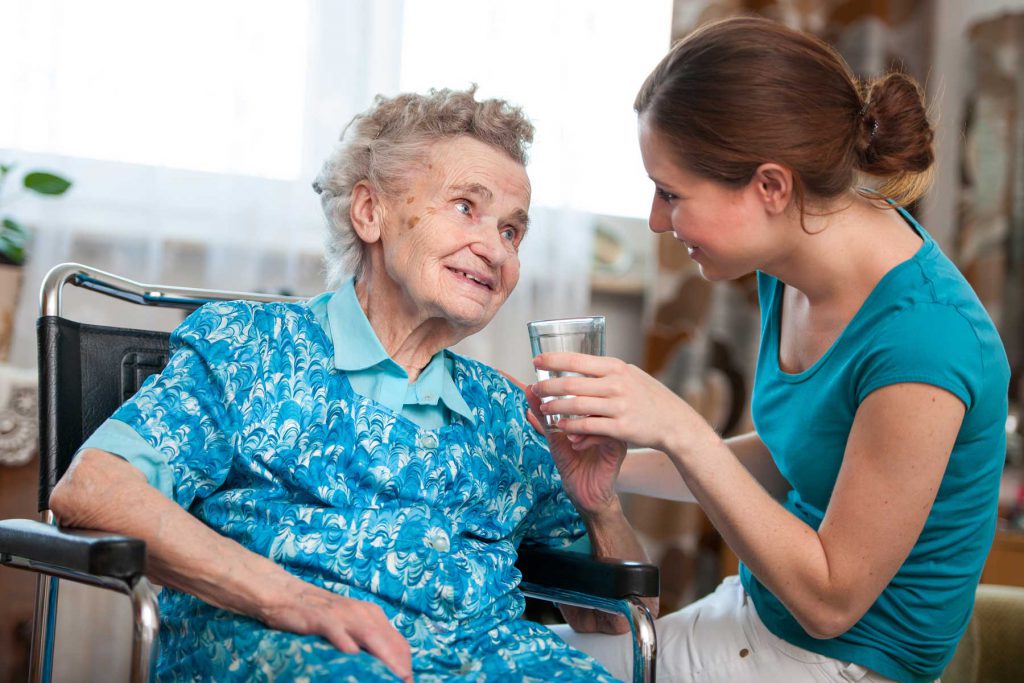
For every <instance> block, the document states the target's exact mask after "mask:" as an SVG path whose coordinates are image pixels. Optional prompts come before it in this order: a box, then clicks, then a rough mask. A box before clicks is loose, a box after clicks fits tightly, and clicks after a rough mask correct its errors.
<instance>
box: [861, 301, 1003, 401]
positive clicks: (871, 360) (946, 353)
mask: <svg viewBox="0 0 1024 683" xmlns="http://www.w3.org/2000/svg"><path fill="white" fill-rule="evenodd" d="M984 372H985V368H984V357H983V354H982V346H981V342H980V340H979V338H978V335H977V334H976V332H975V330H974V328H973V326H972V325H971V323H970V322H969V321H968V319H967V318H966V317H965V316H964V315H963V314H962V313H961V312H960V311H959V310H958V309H957V308H956V307H955V306H951V305H947V304H936V303H926V304H916V305H914V306H912V307H910V308H907V309H904V310H901V311H898V312H897V313H894V314H893V316H892V318H891V319H890V320H889V321H888V323H887V324H886V325H885V326H884V327H883V328H882V329H881V330H880V332H879V334H878V335H877V336H876V338H875V339H874V340H873V341H872V343H871V344H870V345H869V346H868V351H867V354H866V356H865V362H864V363H863V366H862V368H861V372H860V373H859V381H858V382H857V383H856V400H857V402H858V403H860V402H861V401H863V400H864V399H865V398H866V397H867V396H868V394H870V393H871V392H873V391H875V390H876V389H880V388H882V387H884V386H887V385H891V384H899V383H903V382H919V383H922V384H931V385H933V386H936V387H939V388H941V389H945V390H946V391H949V392H950V393H952V394H953V395H955V396H956V397H957V398H959V399H960V400H961V401H963V403H964V405H965V406H966V408H967V410H970V409H971V406H972V405H974V402H975V399H976V398H977V395H978V391H979V389H980V387H981V385H982V383H983V381H984Z"/></svg>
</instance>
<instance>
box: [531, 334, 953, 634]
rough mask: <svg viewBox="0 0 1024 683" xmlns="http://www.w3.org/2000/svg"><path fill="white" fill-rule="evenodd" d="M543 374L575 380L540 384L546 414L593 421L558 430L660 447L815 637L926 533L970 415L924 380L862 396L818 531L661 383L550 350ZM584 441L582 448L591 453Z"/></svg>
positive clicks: (846, 623)
mask: <svg viewBox="0 0 1024 683" xmlns="http://www.w3.org/2000/svg"><path fill="white" fill-rule="evenodd" d="M536 362H537V363H538V365H539V366H542V367H545V368H546V369H549V370H560V371H570V372H577V373H580V374H581V375H587V376H585V377H562V378H558V379H552V380H547V381H546V382H544V383H542V384H541V385H538V389H537V391H538V392H539V393H541V394H543V395H548V396H565V395H573V396H574V398H568V399H557V400H553V401H551V402H550V403H546V404H544V406H543V408H544V410H546V411H550V412H555V413H563V414H576V415H589V416H590V417H584V418H578V419H574V420H564V421H562V422H561V424H560V426H561V427H562V428H563V429H564V430H565V431H566V432H570V433H573V434H577V435H598V434H599V435H607V436H613V437H615V438H618V439H622V440H624V441H627V442H629V443H636V444H644V445H648V446H651V447H653V448H657V449H659V450H663V451H665V452H666V453H667V454H668V455H669V457H670V458H671V459H672V462H673V464H674V465H675V466H676V468H677V469H678V471H679V473H680V475H681V476H682V478H683V480H684V481H685V482H686V484H687V487H688V488H689V490H690V491H691V492H692V493H693V495H694V497H695V498H696V500H697V502H698V503H700V505H701V507H702V508H703V509H704V511H705V512H706V513H707V514H708V516H709V518H710V519H711V521H712V523H713V524H714V525H715V527H716V528H717V529H718V531H719V533H721V534H722V536H723V538H724V539H725V541H726V542H727V543H728V544H729V546H730V547H731V548H732V549H733V551H734V552H735V553H736V555H737V556H738V557H739V558H740V559H741V560H742V561H743V562H744V563H745V564H746V565H747V566H748V567H749V568H750V570H751V571H752V572H753V573H754V575H755V576H757V578H758V579H759V580H760V581H761V582H762V583H764V584H765V586H767V587H768V589H769V590H771V591H772V593H773V594H774V595H775V596H776V597H778V598H779V600H781V601H782V603H783V604H784V605H785V606H786V608H787V609H789V611H790V612H791V613H792V614H793V616H794V617H795V618H796V619H797V621H799V622H800V624H801V626H803V628H804V629H805V630H806V631H807V632H808V633H809V634H811V635H812V636H815V637H819V638H831V637H835V636H837V635H839V634H841V633H843V632H845V631H846V630H848V629H849V628H850V627H851V626H852V625H853V624H855V623H856V622H857V621H858V620H859V619H860V617H861V616H862V615H863V614H864V612H865V611H867V609H868V608H869V607H870V606H871V604H872V603H874V601H875V600H876V599H877V598H878V596H879V595H880V594H881V592H882V590H883V589H884V588H885V586H886V585H887V584H888V583H889V581H890V580H891V579H892V577H893V576H894V575H895V574H896V571H897V570H898V569H899V567H900V565H901V564H902V563H903V562H904V560H905V559H906V558H907V556H908V555H909V553H910V550H911V548H912V547H913V545H914V543H915V541H916V540H917V538H918V536H919V535H920V533H921V530H922V529H923V528H924V523H925V520H926V519H927V517H928V513H929V511H930V510H931V506H932V503H933V502H934V500H935V496H936V494H937V492H938V488H939V484H940V482H941V480H942V475H943V473H944V472H945V469H946V465H947V463H948V461H949V456H950V453H951V452H952V449H953V445H954V443H955V441H956V436H957V433H958V432H959V430H960V425H961V423H962V421H963V417H964V414H965V406H964V404H963V403H962V402H961V401H960V399H958V398H957V397H956V396H954V395H953V394H951V393H949V392H947V391H945V390H943V389H939V388H937V387H934V386H931V385H925V384H916V383H905V384H894V385H891V386H887V387H883V388H881V389H878V390H876V391H874V392H872V393H871V394H870V395H868V397H867V398H866V399H864V401H863V403H862V404H861V406H860V408H859V409H858V411H857V414H856V417H855V419H854V423H853V427H852V430H851V433H850V436H849V439H848V441H847V447H846V452H845V455H844V459H843V465H842V467H841V469H840V472H839V476H838V478H837V480H836V485H835V488H834V490H833V493H832V498H831V502H830V504H829V507H828V509H827V510H826V514H825V518H824V520H823V522H822V524H821V526H820V528H819V529H818V530H817V531H815V530H814V529H813V528H811V527H810V526H808V525H807V524H805V523H804V522H802V521H801V520H800V519H798V518H797V517H795V516H794V515H792V514H790V513H789V512H788V511H787V510H786V509H785V508H783V507H782V505H780V504H779V503H778V502H777V501H776V500H775V499H774V498H773V497H772V496H771V495H770V494H769V493H768V492H767V491H766V490H765V489H764V488H763V487H762V486H761V484H760V483H759V482H758V481H757V480H756V479H755V478H754V476H752V475H751V473H750V472H749V471H748V470H747V469H746V467H744V465H743V464H742V463H741V462H740V460H739V459H738V458H737V455H736V454H735V453H734V452H733V451H732V450H731V449H730V448H729V446H728V445H727V444H726V443H725V442H724V441H722V440H721V439H720V438H719V436H718V435H717V434H716V433H715V432H714V430H712V429H711V427H710V426H709V425H708V424H707V422H705V421H704V419H703V418H702V417H701V416H700V415H699V414H698V413H697V412H696V411H694V410H693V409H692V408H691V407H690V406H689V405H687V404H686V402H685V401H683V400H682V399H681V398H679V397H678V396H676V395H675V394H674V393H672V392H671V391H670V390H669V389H667V388H666V387H665V386H664V385H662V384H660V383H659V382H658V381H657V380H656V379H654V378H653V377H651V376H650V375H648V374H646V373H644V372H643V371H642V370H640V369H639V368H636V367H635V366H632V365H628V364H626V363H623V362H622V361H620V360H617V359H614V358H607V357H605V358H600V357H594V356H582V355H578V354H545V355H544V356H540V357H538V359H537V361H536ZM590 438H591V437H590V436H585V437H583V438H582V440H581V441H579V443H578V444H577V445H579V446H586V445H587V444H588V443H589V440H590Z"/></svg>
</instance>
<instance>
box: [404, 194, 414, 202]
mask: <svg viewBox="0 0 1024 683" xmlns="http://www.w3.org/2000/svg"><path fill="white" fill-rule="evenodd" d="M414 201H416V198H415V197H413V196H412V195H409V196H408V197H406V198H405V203H406V204H412V203H413V202H414Z"/></svg>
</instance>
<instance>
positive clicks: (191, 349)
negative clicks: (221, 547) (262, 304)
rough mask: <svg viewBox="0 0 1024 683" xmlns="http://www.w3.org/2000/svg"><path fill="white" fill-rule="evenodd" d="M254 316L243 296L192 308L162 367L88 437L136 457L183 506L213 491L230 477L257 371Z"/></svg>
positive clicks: (152, 480)
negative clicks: (161, 370) (243, 300)
mask: <svg viewBox="0 0 1024 683" xmlns="http://www.w3.org/2000/svg"><path fill="white" fill-rule="evenodd" d="M252 321H253V315H252V311H251V307H250V305H249V304H246V303H244V302H221V303H215V304H207V305H206V306H204V307H202V308H200V309H199V310H197V311H196V312H195V313H193V314H192V315H190V316H189V317H188V319H186V320H185V322H183V323H182V324H181V325H180V326H179V327H178V328H177V329H176V330H175V331H174V332H173V333H172V334H171V341H170V350H171V359H170V362H169V363H168V364H167V367H166V368H164V370H163V372H161V373H160V374H158V375H154V376H152V377H150V378H149V379H147V380H146V382H145V383H144V384H143V386H142V388H141V389H139V391H138V392H137V393H136V394H135V396H133V397H132V398H131V399H129V400H128V401H127V402H126V403H125V404H124V405H122V406H121V407H120V408H119V409H118V410H117V411H116V412H115V413H114V415H113V416H112V417H111V419H110V420H108V421H107V423H105V424H104V425H102V426H101V427H100V429H99V430H97V433H96V434H94V435H93V436H92V437H90V439H89V440H88V441H87V442H86V444H85V445H86V446H93V447H97V448H102V449H104V450H108V451H110V452H112V453H114V454H115V455H119V456H121V457H123V458H125V459H126V460H128V461H129V462H132V463H133V464H135V465H136V466H137V467H139V469H140V470H142V471H143V473H144V474H146V476H147V479H149V481H150V483H152V484H154V485H155V486H157V488H160V489H161V490H162V491H164V493H165V494H169V495H170V497H172V498H173V499H174V500H175V501H176V502H177V503H178V504H179V505H181V506H182V507H185V508H188V507H190V506H191V505H192V503H193V502H194V501H195V500H196V499H201V498H205V497H207V496H209V495H210V494H211V493H213V492H214V491H215V490H216V489H217V488H218V487H220V486H221V484H223V483H224V480H225V479H226V478H227V475H228V472H229V470H230V467H231V462H232V458H233V454H234V452H235V451H236V450H237V446H238V443H237V441H238V439H239V438H240V434H241V432H242V428H243V424H244V415H243V409H242V406H243V404H244V403H246V402H247V399H248V396H249V393H250V390H251V389H252V386H253V385H254V383H255V380H256V378H257V376H258V374H257V365H258V358H259V353H258V343H257V341H256V339H255V330H254V326H253V324H252ZM112 449H114V450H112ZM118 450H120V451H121V452H118Z"/></svg>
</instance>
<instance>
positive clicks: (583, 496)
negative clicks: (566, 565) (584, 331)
mask: <svg viewBox="0 0 1024 683" xmlns="http://www.w3.org/2000/svg"><path fill="white" fill-rule="evenodd" d="M502 374H505V373H502ZM505 377H507V378H508V379H509V380H510V381H511V382H513V383H514V384H515V385H516V386H518V387H519V388H521V389H523V391H524V392H525V393H526V400H527V401H528V402H529V404H530V413H529V415H528V418H529V420H530V424H532V425H533V427H534V428H535V429H536V430H537V431H538V432H540V433H542V434H544V435H545V436H546V437H547V440H548V446H549V447H550V448H551V457H552V458H553V459H554V461H555V466H556V467H558V473H559V474H560V475H561V477H562V485H563V486H564V487H565V492H566V493H567V494H569V497H570V498H572V501H573V503H574V504H575V505H576V507H577V508H578V509H579V510H580V512H582V513H585V514H599V513H602V512H604V511H606V510H607V509H608V508H610V507H614V506H616V505H617V504H618V498H617V496H616V494H615V478H616V477H617V476H618V473H619V468H620V467H621V466H622V460H623V458H624V457H625V456H626V444H625V443H623V442H622V441H620V440H618V439H614V438H607V437H595V438H593V439H592V440H591V441H590V442H589V443H587V444H583V445H575V444H573V443H572V441H571V440H570V438H569V437H567V436H566V435H565V434H560V433H558V432H550V433H546V432H545V431H544V429H543V427H542V426H541V425H542V424H543V422H542V421H541V415H542V413H541V403H540V399H539V398H538V397H537V394H535V393H534V392H533V390H532V389H531V388H530V387H527V386H524V385H523V384H521V383H520V382H518V381H517V380H516V379H515V378H513V377H510V376H509V375H507V374H505Z"/></svg>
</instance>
